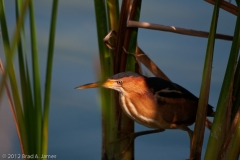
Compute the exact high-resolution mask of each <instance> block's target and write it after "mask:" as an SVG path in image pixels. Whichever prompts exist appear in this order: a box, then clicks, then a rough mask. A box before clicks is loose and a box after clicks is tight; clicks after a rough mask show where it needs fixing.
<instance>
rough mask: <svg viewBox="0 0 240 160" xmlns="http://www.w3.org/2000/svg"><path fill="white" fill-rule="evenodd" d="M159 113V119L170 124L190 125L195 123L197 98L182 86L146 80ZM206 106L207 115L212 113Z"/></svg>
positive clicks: (164, 81)
mask: <svg viewBox="0 0 240 160" xmlns="http://www.w3.org/2000/svg"><path fill="white" fill-rule="evenodd" d="M146 82H147V85H148V87H149V89H150V90H151V91H152V93H153V95H154V97H155V99H156V101H157V103H158V105H159V107H160V109H159V110H160V111H161V117H162V118H163V119H164V120H165V121H167V122H168V123H170V124H177V125H181V124H188V125H190V124H192V123H194V122H195V118H196V112H197V105H198V98H197V97H196V96H195V95H193V94H192V93H191V92H189V91H188V90H187V89H185V88H183V87H182V86H180V85H178V84H176V83H172V82H170V81H166V80H164V79H161V78H157V77H151V78H147V79H146ZM212 112H213V110H212V106H210V105H209V106H208V114H210V113H212Z"/></svg>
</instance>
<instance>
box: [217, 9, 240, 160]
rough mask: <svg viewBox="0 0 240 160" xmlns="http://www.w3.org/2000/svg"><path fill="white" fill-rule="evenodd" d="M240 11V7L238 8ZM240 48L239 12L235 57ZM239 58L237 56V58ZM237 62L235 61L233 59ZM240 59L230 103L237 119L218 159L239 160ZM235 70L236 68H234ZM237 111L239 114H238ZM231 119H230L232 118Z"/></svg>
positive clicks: (239, 14) (235, 37)
mask: <svg viewBox="0 0 240 160" xmlns="http://www.w3.org/2000/svg"><path fill="white" fill-rule="evenodd" d="M238 8H239V10H240V6H239V7H238ZM239 48H240V12H238V17H237V21H236V26H235V32H234V38H233V43H232V48H231V53H230V54H233V55H238V52H239ZM236 58H237V56H236ZM232 60H233V61H235V59H232ZM239 60H240V58H238V63H237V67H236V71H234V82H231V84H232V83H233V86H234V87H232V88H233V93H232V97H230V99H229V101H230V102H233V108H232V112H231V113H232V115H233V117H235V118H234V119H233V118H232V119H233V121H232V124H231V127H230V132H229V131H228V134H227V135H226V138H225V140H224V143H223V145H222V148H221V151H220V152H219V155H218V159H224V160H227V159H237V158H238V157H239V152H240V136H239V135H240V134H239V133H240V132H239V131H240V127H239V126H240V118H239V116H240V96H239V95H240V89H239V86H240V75H239V73H240V61H239ZM234 68H235V67H234ZM236 110H237V112H236ZM230 117H231V115H230ZM230 117H229V118H230Z"/></svg>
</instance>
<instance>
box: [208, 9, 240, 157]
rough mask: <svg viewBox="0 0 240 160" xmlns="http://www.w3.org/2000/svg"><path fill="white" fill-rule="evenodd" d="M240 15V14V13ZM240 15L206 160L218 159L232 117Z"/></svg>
mask: <svg viewBox="0 0 240 160" xmlns="http://www.w3.org/2000/svg"><path fill="white" fill-rule="evenodd" d="M238 14H239V13H238ZM239 28H240V23H239V15H238V18H237V22H236V27H235V32H234V37H233V42H232V47H231V52H230V55H229V59H228V64H227V68H226V72H225V76H224V80H223V85H222V88H221V93H220V96H219V100H218V105H217V109H216V113H215V118H214V121H213V126H212V129H211V133H210V137H209V141H208V145H207V149H206V155H205V159H217V157H218V155H219V152H220V150H221V147H222V145H223V142H224V139H225V138H226V133H227V132H228V129H229V128H227V127H228V126H229V124H228V122H230V118H231V117H227V112H228V111H230V109H231V108H229V107H231V106H229V105H228V103H229V102H231V101H232V97H231V95H232V86H233V85H232V84H233V80H234V73H235V69H236V64H237V57H238V52H239V43H240V41H239V34H240V31H239Z"/></svg>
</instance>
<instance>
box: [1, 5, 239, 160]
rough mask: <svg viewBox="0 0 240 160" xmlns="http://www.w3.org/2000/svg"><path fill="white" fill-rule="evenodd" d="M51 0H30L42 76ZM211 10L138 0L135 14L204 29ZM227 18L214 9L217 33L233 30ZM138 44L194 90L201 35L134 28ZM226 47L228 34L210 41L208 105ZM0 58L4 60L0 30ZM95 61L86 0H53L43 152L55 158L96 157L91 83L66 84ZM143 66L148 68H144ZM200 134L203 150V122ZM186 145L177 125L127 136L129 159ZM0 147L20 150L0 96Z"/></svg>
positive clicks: (95, 100) (90, 73) (182, 151)
mask: <svg viewBox="0 0 240 160" xmlns="http://www.w3.org/2000/svg"><path fill="white" fill-rule="evenodd" d="M4 2H5V8H6V14H7V22H8V26H9V32H10V33H9V34H10V35H11V34H12V33H13V31H14V27H15V8H14V7H15V6H14V3H15V2H14V1H13V0H8V1H4ZM51 6H52V1H49V0H42V1H35V14H36V26H37V36H38V46H39V55H40V57H39V58H40V66H41V68H40V69H41V78H42V82H44V79H45V66H46V59H47V57H46V56H47V47H48V35H49V27H50V15H51ZM120 6H121V1H120ZM212 12H213V5H211V4H209V3H207V2H204V1H187V0H182V1H166V0H148V1H142V9H141V16H140V21H144V22H150V23H158V24H163V25H169V26H176V27H182V28H188V29H195V30H202V31H209V26H210V23H211V17H212ZM235 18H236V16H234V15H232V14H230V13H228V12H226V11H223V10H220V14H219V22H218V23H219V25H218V29H217V32H218V33H222V34H227V35H233V32H234V27H235ZM28 29H29V26H28V18H27V19H26V25H25V32H26V35H29V33H28ZM0 36H1V32H0ZM25 38H26V41H27V46H26V49H27V50H29V52H28V53H30V48H29V46H30V45H29V42H30V37H28V36H26V37H25ZM138 45H139V46H140V47H141V48H142V50H143V51H144V52H145V53H146V54H148V56H149V57H150V58H151V59H152V60H153V61H154V62H155V63H156V64H157V65H158V66H159V67H160V68H161V69H162V71H164V73H165V74H166V75H167V76H168V77H169V78H170V79H171V80H172V81H173V82H176V83H178V84H180V85H181V86H183V87H185V88H186V89H188V90H189V91H191V92H192V93H194V94H195V95H196V96H198V95H199V89H200V85H201V76H202V69H203V63H204V58H205V52H206V45H207V39H206V38H198V37H190V36H183V35H178V34H173V33H167V32H161V31H154V30H146V29H139V33H138ZM230 47H231V43H230V42H229V41H225V40H216V42H215V51H214V59H213V70H212V80H211V91H210V98H209V103H210V104H211V105H212V106H216V105H217V100H218V96H219V92H220V89H221V83H222V80H223V76H224V73H225V67H226V63H227V60H228V55H229V51H230ZM0 58H1V59H2V60H3V62H4V61H5V60H4V59H5V56H4V51H3V41H2V37H1V38H0ZM16 61H17V60H16ZM98 66H99V60H98V44H97V33H96V23H95V11H94V1H83V0H71V1H59V8H58V18H57V30H56V41H55V54H54V63H53V74H52V92H51V108H50V109H51V110H50V122H49V152H48V153H49V154H50V155H57V158H58V159H60V160H64V159H100V157H101V111H100V103H99V100H100V99H99V92H98V89H89V90H75V89H74V88H75V87H77V86H79V85H82V84H85V83H89V82H94V81H96V80H97V78H96V77H97V76H96V72H97V71H98V70H97V68H98ZM16 71H18V68H16ZM144 72H145V73H146V74H147V75H151V73H150V72H149V71H147V70H146V69H145V71H144ZM43 87H44V84H43V83H42V88H43ZM191 128H193V126H191ZM135 129H136V131H142V130H147V129H148V128H146V127H144V126H141V125H138V124H136V125H135ZM205 133H206V134H205V142H204V146H203V153H204V152H205V149H206V148H205V147H206V139H207V138H208V136H209V130H207V129H206V131H205ZM189 144H190V142H189V137H188V134H187V133H186V132H184V131H180V130H167V131H165V132H162V133H157V134H151V135H146V136H142V137H139V138H137V139H136V140H135V159H137V160H144V159H161V160H163V159H186V158H187V157H188V156H189V147H190V146H189ZM4 153H5V154H8V153H11V154H20V153H21V150H20V146H19V141H18V138H17V133H16V129H15V125H14V122H13V116H12V114H11V111H10V107H9V104H8V101H7V97H6V95H4V97H3V101H2V102H1V104H0V155H2V154H4ZM1 158H2V157H0V159H1Z"/></svg>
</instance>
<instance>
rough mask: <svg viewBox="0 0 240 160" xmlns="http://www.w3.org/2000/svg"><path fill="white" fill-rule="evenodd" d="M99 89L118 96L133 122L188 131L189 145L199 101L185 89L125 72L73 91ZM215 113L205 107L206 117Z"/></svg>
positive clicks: (167, 82)
mask: <svg viewBox="0 0 240 160" xmlns="http://www.w3.org/2000/svg"><path fill="white" fill-rule="evenodd" d="M100 86H102V87H105V88H109V89H113V90H116V91H118V92H119V103H120V106H121V108H122V110H123V112H124V113H125V114H126V115H127V116H128V117H129V118H131V119H132V120H134V121H135V122H137V123H139V124H141V125H144V126H146V127H148V128H154V129H156V130H159V131H164V130H166V129H180V130H184V131H187V132H188V134H189V136H190V145H191V142H192V136H193V131H192V130H191V129H190V128H189V127H188V126H190V125H192V124H193V123H194V122H195V120H196V114H197V108H198V101H199V98H197V97H196V96H195V95H194V94H192V93H191V92H190V91H188V90H187V89H185V88H184V87H182V86H180V85H178V84H176V83H173V82H171V81H167V80H165V79H162V78H158V77H146V76H144V75H141V74H138V73H135V72H130V71H127V72H121V73H118V74H116V75H113V76H112V77H110V78H108V79H107V80H106V81H104V82H95V83H88V84H85V85H81V86H78V87H76V89H86V88H96V87H100ZM214 113H215V112H214V111H213V107H212V106H211V105H210V104H208V106H207V116H209V117H213V116H214ZM207 122H208V123H209V121H208V120H207V119H206V124H207Z"/></svg>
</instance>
